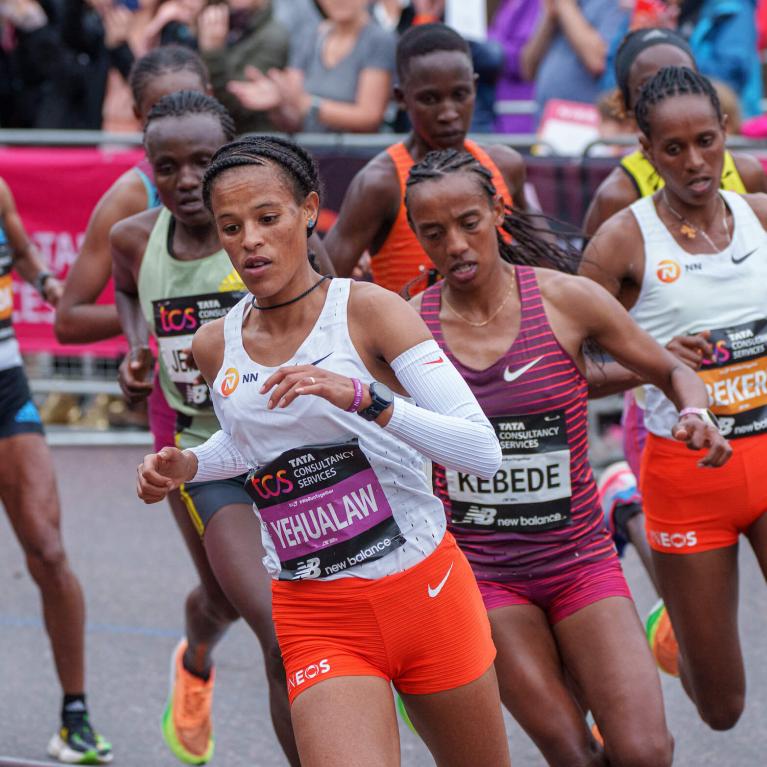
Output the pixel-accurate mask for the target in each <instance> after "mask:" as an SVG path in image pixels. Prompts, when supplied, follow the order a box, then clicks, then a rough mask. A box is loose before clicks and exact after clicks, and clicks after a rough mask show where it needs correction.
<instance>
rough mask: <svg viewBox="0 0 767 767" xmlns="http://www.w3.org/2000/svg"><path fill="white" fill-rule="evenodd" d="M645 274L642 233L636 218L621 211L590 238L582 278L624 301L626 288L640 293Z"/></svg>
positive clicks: (584, 256)
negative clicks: (631, 288)
mask: <svg viewBox="0 0 767 767" xmlns="http://www.w3.org/2000/svg"><path fill="white" fill-rule="evenodd" d="M643 273H644V240H643V239H642V233H641V231H640V229H639V226H638V224H637V222H636V219H635V218H634V214H633V213H632V212H631V211H630V210H622V211H620V212H619V213H616V214H615V215H614V216H612V217H611V218H610V219H608V220H607V221H606V222H605V223H604V224H602V226H600V227H599V229H598V231H597V233H596V234H595V235H594V236H593V237H592V238H591V240H590V241H589V244H588V245H587V246H586V249H585V250H584V252H583V259H582V260H581V266H580V269H579V274H581V275H583V276H584V277H589V278H591V279H592V280H594V281H595V282H597V283H599V284H600V285H601V286H602V287H603V288H605V289H606V290H607V291H608V292H609V293H611V294H612V295H614V296H616V297H618V298H621V299H623V298H624V297H623V295H622V293H624V291H625V290H626V288H628V287H633V288H635V289H638V287H639V286H640V285H641V284H642V276H643ZM622 303H623V300H622ZM632 303H633V302H632ZM625 305H626V304H625V303H624V306H625ZM626 308H630V306H627V307H626Z"/></svg>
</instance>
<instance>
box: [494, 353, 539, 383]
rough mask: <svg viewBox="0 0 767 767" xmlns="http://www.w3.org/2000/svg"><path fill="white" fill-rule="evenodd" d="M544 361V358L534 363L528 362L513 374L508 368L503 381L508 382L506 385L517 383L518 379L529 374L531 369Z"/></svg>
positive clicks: (504, 372)
mask: <svg viewBox="0 0 767 767" xmlns="http://www.w3.org/2000/svg"><path fill="white" fill-rule="evenodd" d="M542 359H543V357H538V359H536V360H533V361H532V362H528V363H527V365H524V366H523V367H521V368H519V369H518V370H515V371H514V372H513V373H512V372H511V370H510V369H509V368H506V370H504V371H503V380H504V381H506V383H511V382H512V381H516V380H517V378H519V377H520V376H521V375H524V374H525V373H527V371H528V370H530V368H531V367H533V366H534V365H537V364H538V363H539V362H540V361H541V360H542Z"/></svg>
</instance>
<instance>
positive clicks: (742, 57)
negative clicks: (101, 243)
mask: <svg viewBox="0 0 767 767" xmlns="http://www.w3.org/2000/svg"><path fill="white" fill-rule="evenodd" d="M471 2H472V3H477V4H483V3H485V2H486V0H471ZM467 3H469V0H454V1H453V2H451V0H412V1H411V0H375V1H374V2H370V0H226V1H225V2H221V1H220V0H216V2H210V1H209V0H0V127H14V128H57V129H67V128H81V129H102V128H103V129H108V130H132V129H136V127H137V123H136V122H135V118H134V116H133V115H132V114H131V112H130V107H129V104H130V103H131V100H130V97H129V96H128V95H127V89H128V84H127V83H128V78H129V74H130V70H131V66H132V64H133V62H134V61H135V59H136V58H138V57H140V56H142V55H143V54H144V53H146V52H147V51H148V50H149V49H151V48H153V47H156V46H157V45H161V44H166V43H180V44H182V45H186V46H189V47H192V48H195V49H197V50H199V52H200V54H201V55H202V57H203V59H204V60H205V62H206V64H207V66H208V67H209V69H210V73H211V78H212V83H213V89H214V93H215V96H216V97H217V98H218V99H219V100H220V101H222V102H223V103H224V104H225V105H226V106H227V107H228V108H229V109H230V111H231V112H232V114H233V115H234V117H235V119H236V122H237V128H238V130H239V131H240V132H244V131H262V130H284V131H288V132H295V131H310V132H326V131H343V132H362V133H371V132H377V131H380V130H392V131H402V130H405V129H406V128H407V125H406V124H405V122H404V120H405V117H404V112H403V111H402V110H399V109H398V108H397V105H396V99H394V98H393V96H392V94H393V93H396V90H395V91H393V86H396V80H397V77H396V72H395V71H394V49H395V45H396V38H397V35H399V34H401V33H402V32H403V31H404V30H406V29H407V28H408V27H410V26H411V25H413V24H419V23H423V22H428V21H435V20H444V21H446V22H447V23H451V12H452V15H455V14H456V12H455V8H456V7H458V6H461V5H463V10H462V11H461V13H464V14H465V10H466V4H467ZM459 15H461V14H460V13H459ZM478 18H479V19H480V23H481V24H482V25H483V31H482V33H481V34H479V35H476V39H473V40H470V44H471V46H472V55H473V58H474V64H475V70H476V72H477V76H478V83H477V84H478V92H477V108H476V111H475V117H474V124H473V126H472V127H473V130H474V131H477V132H491V131H494V132H500V133H532V132H535V130H536V128H537V127H538V123H539V121H540V119H541V116H542V114H543V110H544V107H545V105H546V103H547V102H548V101H549V100H550V99H565V100H568V101H577V102H583V103H588V104H592V105H594V104H596V105H599V108H600V114H601V116H602V118H603V120H604V121H606V122H613V123H614V124H615V130H616V132H617V131H619V130H620V125H621V115H620V113H619V111H617V112H616V111H615V110H614V109H612V108H611V106H610V101H609V100H608V99H606V98H605V94H607V93H609V92H610V91H611V90H613V89H614V87H615V82H614V75H613V66H612V61H613V58H614V56H615V52H616V48H617V44H618V41H619V40H620V39H621V38H622V37H623V36H624V35H625V34H626V32H627V31H628V30H630V29H636V28H640V27H650V26H653V27H658V26H662V27H666V28H669V29H675V30H676V31H677V32H679V33H680V34H681V35H682V36H683V37H684V38H685V39H686V40H687V41H688V42H689V45H690V47H691V49H692V51H693V53H694V56H695V59H696V61H697V62H698V64H699V67H700V70H701V72H702V73H704V74H706V75H707V76H709V77H710V78H712V79H713V80H715V81H716V82H717V83H718V87H719V88H720V89H721V90H720V95H723V96H724V99H725V102H726V103H727V104H728V106H729V108H728V109H727V111H728V113H729V114H730V116H731V125H730V129H731V130H732V129H733V128H735V129H737V125H738V123H739V121H740V117H741V116H742V117H743V118H751V117H755V116H756V115H758V114H760V113H761V109H760V103H761V99H762V92H763V85H762V82H763V77H762V75H763V72H762V57H761V52H760V49H763V48H764V47H765V46H767V0H487V2H486V7H484V8H482V9H481V13H479V14H478ZM459 31H460V28H459ZM321 104H324V106H323V109H322V110H321V114H320V105H321Z"/></svg>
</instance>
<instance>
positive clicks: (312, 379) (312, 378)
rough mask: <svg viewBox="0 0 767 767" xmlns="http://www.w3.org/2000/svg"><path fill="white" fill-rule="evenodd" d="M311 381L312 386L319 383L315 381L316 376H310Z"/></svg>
mask: <svg viewBox="0 0 767 767" xmlns="http://www.w3.org/2000/svg"><path fill="white" fill-rule="evenodd" d="M309 380H310V381H311V382H312V386H314V384H316V383H317V382H316V381H315V380H314V376H309Z"/></svg>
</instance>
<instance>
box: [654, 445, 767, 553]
mask: <svg viewBox="0 0 767 767" xmlns="http://www.w3.org/2000/svg"><path fill="white" fill-rule="evenodd" d="M730 445H731V446H732V457H731V458H730V460H729V461H728V462H727V463H726V464H725V465H724V466H722V467H720V468H718V469H711V468H706V469H701V468H699V467H698V465H697V463H698V461H699V460H700V459H701V458H702V457H703V456H704V455H705V452H704V451H702V450H701V451H695V450H689V449H688V448H687V447H686V446H685V445H684V444H682V443H681V442H676V441H675V440H672V439H664V438H663V437H658V436H657V435H654V434H650V435H648V438H647V444H646V445H645V448H644V453H643V454H642V471H641V478H640V487H641V490H642V502H643V505H644V514H645V527H646V530H647V540H648V542H649V544H650V546H651V548H653V549H654V550H655V551H661V552H663V553H665V554H697V553H700V552H701V551H710V550H712V549H721V548H725V547H727V546H732V545H733V544H735V543H737V541H738V537H739V536H740V534H741V533H744V532H746V531H747V530H748V529H749V527H751V525H752V524H753V523H754V522H756V520H757V519H759V517H761V516H762V514H764V513H765V512H767V476H766V472H767V434H762V435H758V436H754V437H743V438H741V439H734V440H732V441H731V442H730Z"/></svg>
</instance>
